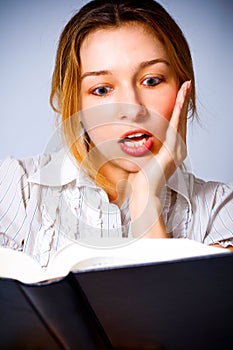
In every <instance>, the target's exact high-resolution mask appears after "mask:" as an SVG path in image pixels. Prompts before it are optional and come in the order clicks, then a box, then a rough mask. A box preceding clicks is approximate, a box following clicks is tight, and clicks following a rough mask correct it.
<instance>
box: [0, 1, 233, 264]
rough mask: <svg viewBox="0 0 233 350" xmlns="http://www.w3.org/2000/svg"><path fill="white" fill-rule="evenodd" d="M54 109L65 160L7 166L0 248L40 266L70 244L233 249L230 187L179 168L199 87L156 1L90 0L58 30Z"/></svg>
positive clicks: (180, 40)
mask: <svg viewBox="0 0 233 350" xmlns="http://www.w3.org/2000/svg"><path fill="white" fill-rule="evenodd" d="M50 101H51V105H52V107H53V108H54V110H55V111H56V112H58V113H59V114H60V115H61V121H62V122H61V126H60V128H59V130H61V131H62V133H63V135H64V139H65V144H64V145H63V149H62V150H61V151H60V152H54V153H49V154H46V155H43V156H40V157H35V158H33V159H27V160H22V161H18V160H15V159H7V160H5V161H4V162H2V165H1V168H0V176H1V184H0V186H1V191H0V193H1V198H0V232H1V239H2V244H3V245H5V246H10V247H12V248H14V249H19V250H24V251H25V252H26V253H28V254H30V255H33V256H34V257H35V258H36V259H37V260H38V261H39V262H40V264H41V265H42V266H46V265H47V263H48V261H49V259H50V257H51V255H52V254H53V253H54V252H55V251H56V250H58V249H60V248H61V247H62V246H64V245H65V244H67V242H69V241H70V240H75V239H82V238H87V237H88V238H90V237H139V236H144V237H150V238H157V237H160V238H169V237H176V238H177V237H183V238H189V239H194V240H198V241H200V242H203V243H205V244H214V245H220V246H222V247H229V248H231V247H232V246H233V222H232V218H233V202H232V201H233V191H232V188H233V187H232V186H230V185H226V184H219V183H215V182H207V183H206V182H204V181H202V180H199V179H196V178H195V177H194V176H193V175H192V174H191V173H189V172H188V170H187V169H186V167H185V165H184V160H185V158H186V155H187V152H186V120H187V117H188V115H189V116H190V117H191V116H192V117H193V116H194V115H195V113H196V106H195V80H194V73H193V67H192V59H191V56H190V51H189V47H188V44H187V42H186V40H185V38H184V36H183V34H182V32H181V30H180V28H179V27H178V26H177V24H176V23H175V22H174V20H173V19H172V18H171V17H170V15H169V14H168V13H167V12H166V11H165V9H164V8H162V7H161V5H159V4H158V3H157V2H155V1H153V0H143V1H131V0H112V1H102V0H95V1H91V2H90V3H88V4H87V5H85V6H84V7H83V8H82V9H81V10H80V11H79V12H78V13H77V14H76V15H75V16H73V18H71V20H70V21H69V22H68V24H67V25H66V27H65V28H64V30H63V32H62V34H61V38H60V42H59V46H58V50H57V58H56V64H55V70H54V74H53V80H52V91H51V99H50Z"/></svg>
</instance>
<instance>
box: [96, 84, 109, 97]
mask: <svg viewBox="0 0 233 350" xmlns="http://www.w3.org/2000/svg"><path fill="white" fill-rule="evenodd" d="M110 91H111V88H110V87H109V86H99V87H97V88H95V89H93V90H91V94H93V95H96V96H105V95H107V94H108V93H109V92H110Z"/></svg>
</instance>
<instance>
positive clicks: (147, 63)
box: [139, 58, 170, 68]
mask: <svg viewBox="0 0 233 350" xmlns="http://www.w3.org/2000/svg"><path fill="white" fill-rule="evenodd" d="M158 63H165V64H166V65H167V66H170V63H169V62H168V61H167V60H165V59H164V58H155V59H153V60H149V61H144V62H141V63H140V64H139V67H140V68H147V67H149V66H153V65H154V64H158Z"/></svg>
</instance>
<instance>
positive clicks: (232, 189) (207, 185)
mask: <svg viewBox="0 0 233 350" xmlns="http://www.w3.org/2000/svg"><path fill="white" fill-rule="evenodd" d="M192 178H193V196H198V197H200V198H205V197H209V198H213V200H214V203H215V204H216V203H217V202H219V201H221V202H222V201H223V200H225V199H227V198H228V199H231V200H232V199H233V182H229V183H224V182H219V181H213V180H208V181H207V180H203V179H200V178H197V177H195V176H194V175H192Z"/></svg>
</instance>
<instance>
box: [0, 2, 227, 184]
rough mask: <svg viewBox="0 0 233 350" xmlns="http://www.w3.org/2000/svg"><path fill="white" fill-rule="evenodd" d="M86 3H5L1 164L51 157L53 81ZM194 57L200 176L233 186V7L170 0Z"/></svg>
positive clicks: (192, 133)
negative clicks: (63, 37)
mask: <svg viewBox="0 0 233 350" xmlns="http://www.w3.org/2000/svg"><path fill="white" fill-rule="evenodd" d="M85 2H86V1H80V0H79V1H78V0H76V1H74V0H47V1H46V0H40V1H39V0H35V1H30V0H18V1H17V0H8V1H7V0H5V1H3V0H1V1H0V33H1V34H0V52H1V54H0V82H1V83H0V84H1V86H0V158H4V157H6V156H8V155H12V156H15V157H20V158H21V157H27V156H30V155H34V154H37V153H41V152H43V150H44V149H45V147H46V145H47V142H48V141H49V139H50V136H51V135H52V133H53V130H54V128H55V123H56V120H55V115H54V113H53V111H52V110H51V109H50V107H49V103H48V99H49V91H50V81H51V75H52V70H53V64H54V59H55V52H56V47H57V41H58V38H59V35H60V32H61V30H62V28H63V27H64V25H65V24H66V22H67V21H68V20H69V18H70V17H71V16H72V15H73V14H74V12H75V11H76V10H77V9H78V8H79V7H80V6H81V5H83V4H84V3H85ZM160 3H161V4H162V5H163V6H164V7H165V8H166V9H167V10H168V12H169V13H170V14H171V15H172V16H173V17H174V19H175V20H176V21H177V22H178V24H179V25H180V26H181V28H182V30H183V32H184V34H185V36H186V38H187V39H188V42H189V44H190V48H191V51H192V55H193V60H194V69H195V72H196V82H197V98H198V112H199V118H200V124H199V123H198V122H196V121H195V122H192V123H189V128H188V129H189V130H188V149H189V154H190V158H191V165H192V169H193V171H194V173H195V174H196V175H197V176H199V177H201V178H203V179H206V180H208V179H214V180H218V181H224V182H232V181H233V162H232V145H233V141H232V139H233V135H232V130H233V111H232V102H233V40H232V33H233V21H232V15H233V1H232V0H188V1H187V0H162V1H160Z"/></svg>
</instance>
